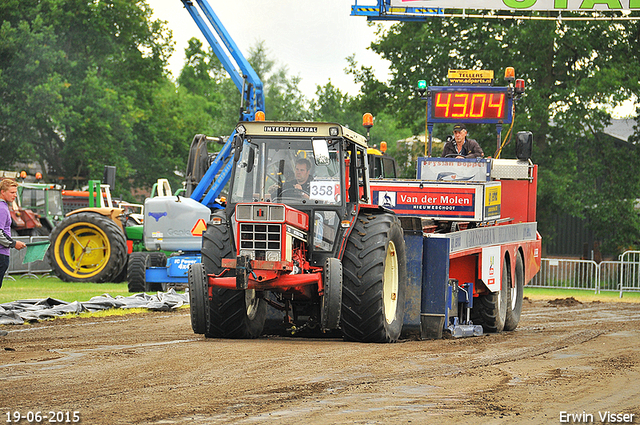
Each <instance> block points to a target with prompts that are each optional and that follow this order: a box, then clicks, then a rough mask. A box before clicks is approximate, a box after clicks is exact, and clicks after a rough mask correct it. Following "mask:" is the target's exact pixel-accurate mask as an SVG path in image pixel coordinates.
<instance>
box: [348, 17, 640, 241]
mask: <svg viewBox="0 0 640 425" xmlns="http://www.w3.org/2000/svg"><path fill="white" fill-rule="evenodd" d="M563 16H565V15H564V14H563ZM639 42H640V24H639V23H638V21H613V22H603V21H597V22H595V21H566V20H562V21H560V20H558V21H534V20H497V19H492V20H484V19H469V18H465V19H440V18H438V19H432V20H430V21H428V22H426V23H424V24H418V23H400V24H396V25H394V26H392V27H391V28H390V29H389V31H388V32H387V33H386V34H383V35H382V36H381V37H380V39H379V40H377V41H376V42H374V43H373V44H372V49H373V50H374V51H376V52H377V53H378V54H380V55H381V56H382V57H384V58H385V59H388V60H389V61H390V62H391V66H390V69H391V73H392V77H391V80H390V81H389V82H387V83H381V82H380V81H377V80H376V79H375V77H374V76H373V73H372V72H371V70H370V69H367V68H360V69H357V68H356V67H352V68H353V70H354V71H353V73H354V75H355V77H356V79H357V80H358V81H362V82H363V83H364V87H363V95H364V96H365V97H366V98H367V99H368V100H369V102H371V103H372V104H377V105H385V106H386V108H387V110H388V111H389V112H390V113H391V114H393V115H394V116H397V117H398V118H399V119H400V121H401V123H402V124H403V125H406V126H409V127H410V128H411V129H412V130H413V131H414V132H420V131H421V130H422V128H424V127H423V126H424V104H423V103H422V102H420V101H419V100H418V99H417V98H416V95H415V94H414V90H413V89H414V87H415V86H416V83H417V81H418V80H420V79H425V80H427V81H428V82H429V84H430V85H446V81H445V78H446V75H447V70H448V69H492V70H495V71H496V75H497V76H500V75H501V74H502V72H503V71H504V69H505V67H507V66H514V67H515V69H516V73H517V74H518V75H519V76H521V78H524V80H525V82H526V86H527V91H526V95H525V97H524V98H523V99H522V101H521V102H520V103H519V105H518V106H517V109H516V117H515V124H514V130H513V133H515V132H517V131H518V130H525V129H526V130H530V131H532V132H533V134H534V141H535V149H534V158H533V159H534V161H535V162H537V163H538V164H539V165H540V180H539V181H540V184H539V198H538V212H539V218H540V227H541V229H543V230H545V226H548V223H549V220H547V218H548V217H549V216H550V215H551V214H555V213H557V212H558V211H562V212H567V213H570V214H573V215H578V216H583V217H586V218H588V219H589V220H590V222H591V223H597V226H599V228H598V229H597V230H598V231H599V232H601V233H602V234H603V235H612V234H619V236H620V237H619V238H616V239H615V240H613V239H608V240H605V245H604V248H605V249H606V250H608V251H609V252H611V253H613V252H615V251H616V250H617V249H618V248H619V247H622V246H629V245H631V244H633V243H635V242H637V241H640V226H636V225H635V224H633V225H630V226H627V227H625V229H626V232H625V234H624V235H623V234H621V233H620V232H617V226H620V222H619V221H617V220H613V221H611V220H601V219H600V218H602V217H603V214H602V208H605V205H607V208H614V209H617V208H620V209H621V210H622V209H624V210H625V211H626V212H627V213H629V212H630V210H629V208H628V205H630V199H635V197H637V196H638V195H637V194H638V193H640V182H639V181H638V180H637V179H636V178H631V179H629V178H625V177H624V176H622V175H621V174H620V173H619V172H618V171H617V170H616V169H615V168H616V167H617V166H619V164H617V161H612V160H611V156H614V157H615V156H616V155H618V156H619V155H624V154H623V152H625V150H624V149H622V150H621V149H620V148H617V147H616V146H614V145H612V144H611V143H610V142H606V141H603V140H601V139H599V138H598V136H597V135H598V134H601V132H602V129H603V128H604V127H605V126H606V125H607V124H608V123H609V120H610V118H611V116H610V113H609V112H608V111H609V109H607V107H605V105H617V104H619V103H620V102H622V101H623V100H625V99H628V98H633V97H634V96H635V98H638V94H640V83H639V81H640V78H639V77H640V69H639V68H638V67H637V63H639V62H640V48H639V45H640V43H639ZM436 131H439V132H441V133H439V134H436V135H438V136H440V137H442V136H443V135H444V134H446V133H443V132H442V128H440V129H438V128H437V127H436ZM445 131H450V129H446V130H445ZM470 132H472V133H473V134H474V136H475V137H477V138H478V139H479V141H480V142H481V145H482V146H483V149H484V150H485V152H486V153H487V154H489V155H491V154H493V152H494V147H495V146H496V142H495V138H486V137H487V136H485V135H488V133H489V131H488V129H486V128H473V127H472V128H471V129H470ZM511 149H513V148H512V147H511V146H509V147H508V149H507V151H506V152H505V153H506V154H509V153H510V152H512V150H511ZM634 152H635V150H634ZM624 156H625V160H626V161H627V162H626V164H630V165H629V167H630V168H632V169H637V168H638V165H640V164H639V163H638V162H637V161H638V157H637V155H635V154H633V155H624ZM625 168H626V167H625ZM603 189H604V190H607V192H600V191H601V190H603ZM599 196H605V197H606V202H604V200H603V202H602V203H600V204H598V206H597V205H595V204H594V202H595V201H596V200H597V199H598V198H599ZM625 206H626V207H625ZM609 216H610V215H609ZM631 222H632V223H633V222H635V220H631ZM546 230H549V231H552V229H551V228H548V229H546ZM609 242H610V243H609Z"/></svg>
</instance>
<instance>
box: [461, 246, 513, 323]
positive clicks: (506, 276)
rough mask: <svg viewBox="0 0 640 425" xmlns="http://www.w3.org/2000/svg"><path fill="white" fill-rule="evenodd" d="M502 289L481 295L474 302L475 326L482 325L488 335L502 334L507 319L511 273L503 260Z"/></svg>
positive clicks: (472, 317)
mask: <svg viewBox="0 0 640 425" xmlns="http://www.w3.org/2000/svg"><path fill="white" fill-rule="evenodd" d="M500 286H501V289H500V290H499V291H498V292H490V293H488V294H484V295H480V296H479V297H478V298H477V299H474V300H473V309H472V310H471V319H472V321H473V323H474V324H475V325H482V329H483V330H484V332H487V333H495V332H502V331H503V330H504V323H505V321H506V319H507V292H509V290H510V288H511V273H510V272H509V264H508V262H507V259H506V258H505V259H503V260H502V276H501V285H500Z"/></svg>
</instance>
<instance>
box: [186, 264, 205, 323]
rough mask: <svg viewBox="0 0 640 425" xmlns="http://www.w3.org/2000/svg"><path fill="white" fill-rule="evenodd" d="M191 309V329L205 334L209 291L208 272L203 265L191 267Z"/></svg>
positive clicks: (192, 265)
mask: <svg viewBox="0 0 640 425" xmlns="http://www.w3.org/2000/svg"><path fill="white" fill-rule="evenodd" d="M189 308H190V310H191V329H193V332H195V333H197V334H203V333H205V332H206V330H207V310H208V309H209V291H208V285H207V272H206V271H205V270H204V265H202V264H201V263H196V264H191V265H190V266H189Z"/></svg>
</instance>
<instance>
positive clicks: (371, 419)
mask: <svg viewBox="0 0 640 425" xmlns="http://www.w3.org/2000/svg"><path fill="white" fill-rule="evenodd" d="M4 329H7V330H9V331H10V333H9V335H8V336H6V337H0V348H1V350H0V383H1V387H0V388H1V389H0V409H1V410H0V415H1V416H0V421H2V422H5V421H6V420H7V414H6V412H10V413H11V414H13V413H14V412H20V413H21V414H22V415H26V414H27V412H29V411H32V412H35V411H41V412H42V414H43V415H47V417H48V418H49V419H47V420H44V419H43V420H42V423H49V421H50V415H51V413H50V412H52V411H53V412H67V411H69V412H74V411H78V412H79V415H80V419H81V423H85V424H133V423H135V424H137V423H144V424H173V423H189V424H218V423H238V424H245V423H246V424H254V423H263V422H276V421H277V423H283V424H305V425H307V424H311V423H314V424H316V423H319V424H335V423H358V424H365V423H366V424H372V423H380V424H395V423H413V424H415V423H418V424H421V423H427V422H429V423H452V422H460V423H478V424H480V423H482V424H486V423H507V422H508V423H560V422H561V420H562V419H566V418H567V417H566V416H564V417H563V416H561V415H562V414H561V412H567V414H572V413H575V414H581V413H583V412H585V413H587V414H591V415H593V420H592V422H593V423H601V422H600V418H599V413H598V412H601V414H603V415H604V412H606V411H609V412H611V413H614V414H625V413H626V414H628V416H627V418H629V415H631V414H633V415H634V416H633V418H632V422H633V423H640V419H639V417H640V384H639V382H640V350H639V347H640V344H639V342H640V304H628V303H599V302H595V303H584V304H581V303H578V302H574V301H572V300H564V301H561V302H556V303H550V302H548V301H529V300H525V306H524V311H523V318H522V321H521V322H520V326H519V327H518V329H517V330H516V331H515V332H510V333H504V334H498V335H487V336H483V337H479V338H467V339H460V340H438V341H405V342H402V343H398V344H387V345H374V344H358V343H345V342H342V341H341V340H337V339H304V338H282V337H270V338H261V339H258V340H252V341H230V340H205V339H204V338H203V337H202V336H196V335H195V334H193V332H192V331H191V327H190V320H189V313H188V310H186V309H183V310H180V311H178V312H173V313H148V314H142V315H129V316H124V317H123V318H119V317H118V318H105V319H69V320H66V319H65V320H56V321H51V322H45V323H39V324H35V325H28V326H19V327H4ZM12 418H13V416H12ZM70 418H71V419H73V414H72V413H71V416H70ZM618 418H620V419H624V417H623V416H619V417H618ZM587 419H589V418H588V417H587ZM574 422H576V421H574ZM587 422H589V421H587ZM21 423H27V421H26V420H23V421H22V422H21ZM32 423H34V422H32Z"/></svg>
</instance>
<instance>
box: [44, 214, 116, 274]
mask: <svg viewBox="0 0 640 425" xmlns="http://www.w3.org/2000/svg"><path fill="white" fill-rule="evenodd" d="M50 240H51V248H50V249H49V255H50V259H51V264H52V266H53V270H54V272H55V274H56V276H58V277H59V278H60V279H62V280H64V281H67V282H96V283H103V282H113V281H114V280H115V279H116V277H117V276H118V275H119V274H120V272H121V271H122V269H123V268H124V267H125V264H126V261H127V241H126V238H125V235H124V232H123V231H122V229H121V228H120V227H119V226H118V225H117V224H116V223H115V222H113V221H112V220H111V219H110V218H108V217H105V216H102V215H100V214H97V213H91V212H85V213H78V214H73V215H71V216H69V217H67V218H65V219H64V220H62V222H61V223H60V224H58V225H57V226H56V227H55V228H54V229H53V232H52V233H51V238H50Z"/></svg>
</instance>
